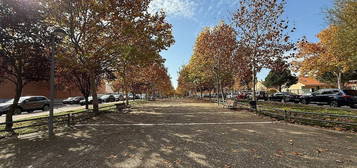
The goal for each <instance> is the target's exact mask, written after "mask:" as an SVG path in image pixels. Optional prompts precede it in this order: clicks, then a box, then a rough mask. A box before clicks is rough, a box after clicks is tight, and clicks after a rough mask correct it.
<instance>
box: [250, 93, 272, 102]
mask: <svg viewBox="0 0 357 168" xmlns="http://www.w3.org/2000/svg"><path fill="white" fill-rule="evenodd" d="M255 96H256V98H257V100H265V101H267V100H268V99H269V96H268V93H267V92H264V91H257V92H256V95H255ZM252 97H253V96H252Z"/></svg>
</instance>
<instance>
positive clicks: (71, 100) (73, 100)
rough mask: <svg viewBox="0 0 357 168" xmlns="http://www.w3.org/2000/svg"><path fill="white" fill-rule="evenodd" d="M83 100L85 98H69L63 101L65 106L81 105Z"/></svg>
mask: <svg viewBox="0 0 357 168" xmlns="http://www.w3.org/2000/svg"><path fill="white" fill-rule="evenodd" d="M81 100H84V97H83V96H77V97H69V98H67V99H65V100H63V101H62V103H63V104H79V102H80V101H81Z"/></svg>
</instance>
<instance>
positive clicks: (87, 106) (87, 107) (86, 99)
mask: <svg viewBox="0 0 357 168" xmlns="http://www.w3.org/2000/svg"><path fill="white" fill-rule="evenodd" d="M88 97H89V96H88V95H85V96H84V100H85V102H86V110H88V109H89V105H88Z"/></svg>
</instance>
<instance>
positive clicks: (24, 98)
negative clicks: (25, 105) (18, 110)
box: [5, 97, 28, 103]
mask: <svg viewBox="0 0 357 168" xmlns="http://www.w3.org/2000/svg"><path fill="white" fill-rule="evenodd" d="M26 99H28V97H20V100H19V103H22V102H23V101H24V100H26ZM13 102H14V99H10V100H8V101H6V102H5V103H13Z"/></svg>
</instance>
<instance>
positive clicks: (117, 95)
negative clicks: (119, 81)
mask: <svg viewBox="0 0 357 168" xmlns="http://www.w3.org/2000/svg"><path fill="white" fill-rule="evenodd" d="M113 96H114V98H115V101H123V100H124V96H123V95H121V94H113Z"/></svg>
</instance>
